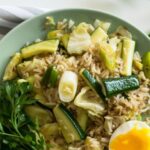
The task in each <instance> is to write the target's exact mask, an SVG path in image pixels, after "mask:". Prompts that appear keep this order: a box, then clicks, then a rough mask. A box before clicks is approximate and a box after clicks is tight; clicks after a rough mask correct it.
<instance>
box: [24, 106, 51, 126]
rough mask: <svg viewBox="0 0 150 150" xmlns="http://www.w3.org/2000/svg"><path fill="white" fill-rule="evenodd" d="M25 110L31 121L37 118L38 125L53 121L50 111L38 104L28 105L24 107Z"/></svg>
mask: <svg viewBox="0 0 150 150" xmlns="http://www.w3.org/2000/svg"><path fill="white" fill-rule="evenodd" d="M25 112H26V114H27V116H28V117H29V118H30V119H31V120H32V121H33V122H35V121H37V120H36V119H38V123H39V125H40V126H43V125H45V124H46V123H51V122H53V115H52V112H50V111H48V110H46V109H43V108H42V107H40V106H38V105H29V106H27V107H25Z"/></svg>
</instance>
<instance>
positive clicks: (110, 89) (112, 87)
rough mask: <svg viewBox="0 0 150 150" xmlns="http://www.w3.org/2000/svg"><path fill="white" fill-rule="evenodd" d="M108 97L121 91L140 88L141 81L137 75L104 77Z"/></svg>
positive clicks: (103, 81)
mask: <svg viewBox="0 0 150 150" xmlns="http://www.w3.org/2000/svg"><path fill="white" fill-rule="evenodd" d="M102 84H103V86H104V89H105V93H106V97H111V96H114V95H117V94H119V93H123V92H127V91H131V90H135V89H137V88H139V86H140V83H139V80H138V77H137V76H136V75H131V76H126V77H120V78H108V79H102Z"/></svg>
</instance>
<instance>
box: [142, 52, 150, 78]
mask: <svg viewBox="0 0 150 150" xmlns="http://www.w3.org/2000/svg"><path fill="white" fill-rule="evenodd" d="M142 62H143V70H144V74H145V76H146V77H147V78H149V79H150V52H147V53H145V54H144V56H143V59H142Z"/></svg>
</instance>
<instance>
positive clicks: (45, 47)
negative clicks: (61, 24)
mask: <svg viewBox="0 0 150 150" xmlns="http://www.w3.org/2000/svg"><path fill="white" fill-rule="evenodd" d="M58 44H59V40H47V41H42V42H39V43H35V44H33V45H29V46H27V47H24V48H22V49H21V56H22V57H23V58H29V57H32V56H35V55H39V54H41V53H55V52H56V51H57V49H58Z"/></svg>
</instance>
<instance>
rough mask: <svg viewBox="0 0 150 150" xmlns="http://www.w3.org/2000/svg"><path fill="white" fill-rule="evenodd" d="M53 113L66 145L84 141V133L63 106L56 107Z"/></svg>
mask: <svg viewBox="0 0 150 150" xmlns="http://www.w3.org/2000/svg"><path fill="white" fill-rule="evenodd" d="M53 112H54V115H55V117H56V120H57V122H58V124H59V126H60V128H61V131H62V134H63V136H64V138H65V140H66V142H67V143H72V142H74V141H80V140H83V139H85V137H86V135H85V132H84V131H83V130H82V128H81V127H80V125H79V124H78V122H77V120H76V119H75V118H74V117H73V115H72V113H71V112H70V111H69V110H68V109H67V108H66V107H65V106H64V105H63V104H59V105H57V106H56V107H55V108H54V109H53Z"/></svg>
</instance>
